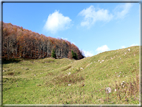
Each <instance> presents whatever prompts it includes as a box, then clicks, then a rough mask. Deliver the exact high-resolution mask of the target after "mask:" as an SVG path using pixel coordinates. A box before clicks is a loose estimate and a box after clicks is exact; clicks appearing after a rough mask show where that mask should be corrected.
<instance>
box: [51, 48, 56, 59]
mask: <svg viewBox="0 0 142 107" xmlns="http://www.w3.org/2000/svg"><path fill="white" fill-rule="evenodd" d="M51 57H53V58H56V54H55V50H54V49H53V50H52V54H51Z"/></svg>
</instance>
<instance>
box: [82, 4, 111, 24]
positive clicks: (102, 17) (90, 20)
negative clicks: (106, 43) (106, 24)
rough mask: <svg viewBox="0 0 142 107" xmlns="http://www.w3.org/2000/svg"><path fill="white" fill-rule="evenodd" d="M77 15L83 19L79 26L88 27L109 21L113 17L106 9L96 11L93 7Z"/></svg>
mask: <svg viewBox="0 0 142 107" xmlns="http://www.w3.org/2000/svg"><path fill="white" fill-rule="evenodd" d="M79 15H81V16H83V17H84V20H83V21H82V22H81V26H88V27H90V26H91V25H93V24H94V23H95V22H96V21H110V20H111V19H112V18H113V15H112V14H110V13H109V11H108V10H106V9H98V10H96V9H95V8H94V6H92V5H91V6H90V7H89V8H86V9H83V10H82V11H81V12H80V13H79Z"/></svg>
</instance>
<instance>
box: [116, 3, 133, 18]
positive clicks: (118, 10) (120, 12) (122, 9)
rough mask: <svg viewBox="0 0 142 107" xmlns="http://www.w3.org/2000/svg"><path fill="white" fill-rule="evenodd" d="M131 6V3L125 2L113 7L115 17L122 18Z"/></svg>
mask: <svg viewBox="0 0 142 107" xmlns="http://www.w3.org/2000/svg"><path fill="white" fill-rule="evenodd" d="M131 7H132V4H131V3H125V4H124V5H118V6H117V7H116V8H115V9H114V12H115V15H116V19H122V18H124V17H125V16H126V15H127V14H128V12H129V10H130V8H131Z"/></svg>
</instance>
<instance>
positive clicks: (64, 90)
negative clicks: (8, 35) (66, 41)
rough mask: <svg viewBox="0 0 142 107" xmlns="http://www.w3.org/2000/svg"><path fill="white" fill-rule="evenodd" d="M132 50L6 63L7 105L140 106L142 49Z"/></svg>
mask: <svg viewBox="0 0 142 107" xmlns="http://www.w3.org/2000/svg"><path fill="white" fill-rule="evenodd" d="M129 48H130V52H129V51H128V48H125V49H119V50H114V51H108V52H104V53H100V54H98V55H95V56H93V57H87V58H84V59H82V60H77V61H76V60H70V59H67V58H64V59H53V58H45V59H38V60H22V59H21V61H20V62H18V63H7V64H3V70H4V71H5V72H3V103H4V104H139V80H138V79H139V78H138V76H139V47H138V46H135V47H129ZM125 53H126V54H125ZM99 60H100V61H102V60H104V62H101V63H100V61H99ZM81 68H83V69H81ZM69 72H71V74H70V75H68V73H69ZM136 74H137V75H136ZM136 76H137V78H136ZM122 81H125V87H121V86H120V83H121V82H122ZM68 84H71V86H68ZM106 87H110V88H111V93H110V94H106V92H105V88H106ZM115 89H117V91H114V90H115Z"/></svg>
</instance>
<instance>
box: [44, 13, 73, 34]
mask: <svg viewBox="0 0 142 107" xmlns="http://www.w3.org/2000/svg"><path fill="white" fill-rule="evenodd" d="M70 22H71V19H70V18H69V17H67V16H63V14H61V13H59V11H55V12H54V13H52V14H49V16H48V18H47V21H46V23H45V25H44V30H45V31H50V32H51V33H53V34H55V33H56V32H58V31H60V30H65V29H67V28H69V26H70Z"/></svg>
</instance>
